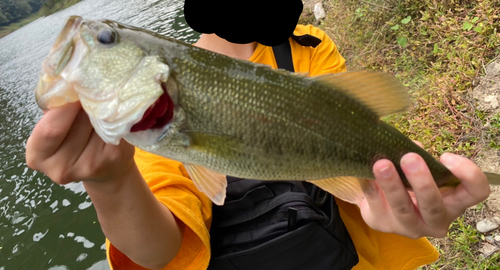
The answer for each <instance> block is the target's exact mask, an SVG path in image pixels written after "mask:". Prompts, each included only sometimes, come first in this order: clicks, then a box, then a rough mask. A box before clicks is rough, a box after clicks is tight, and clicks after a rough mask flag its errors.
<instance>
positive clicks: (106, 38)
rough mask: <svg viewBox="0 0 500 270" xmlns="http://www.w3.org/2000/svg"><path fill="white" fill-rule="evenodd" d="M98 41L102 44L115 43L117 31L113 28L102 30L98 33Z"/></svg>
mask: <svg viewBox="0 0 500 270" xmlns="http://www.w3.org/2000/svg"><path fill="white" fill-rule="evenodd" d="M97 41H99V42H100V43H102V44H113V43H114V42H115V41H116V33H115V31H113V30H111V29H104V30H101V31H100V32H99V33H98V34H97Z"/></svg>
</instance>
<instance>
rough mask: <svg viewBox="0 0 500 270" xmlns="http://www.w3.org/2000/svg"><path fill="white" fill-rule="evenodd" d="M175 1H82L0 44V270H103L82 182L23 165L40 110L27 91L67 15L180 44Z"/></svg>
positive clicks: (182, 33)
mask: <svg viewBox="0 0 500 270" xmlns="http://www.w3.org/2000/svg"><path fill="white" fill-rule="evenodd" d="M182 4H183V2H182V1H181V0H162V1H160V0H156V1H153V0H151V1H147V0H142V1H140V0H135V1H134V0H120V1H111V0H85V1H82V2H80V3H78V4H76V5H74V6H72V7H70V8H68V9H66V10H63V11H61V12H58V13H55V14H53V15H51V16H48V17H45V18H41V19H39V20H36V21H34V22H32V23H31V24H29V25H27V26H25V27H23V28H21V29H19V30H17V31H16V32H14V33H12V34H10V35H8V36H6V37H4V38H1V39H0V270H8V269H16V270H17V269H51V270H56V269H57V270H59V269H92V270H95V269H108V265H107V262H106V256H105V246H104V235H103V234H102V232H101V230H100V226H99V224H98V220H97V217H96V213H95V211H94V208H93V207H92V203H91V201H90V199H89V197H88V196H87V194H86V193H85V190H84V188H83V186H82V185H81V184H70V185H67V186H64V187H63V186H58V185H55V184H53V183H52V182H51V181H50V180H49V179H48V178H47V177H45V176H44V175H43V174H42V173H39V172H36V171H33V170H31V169H28V168H27V167H26V163H25V160H24V147H25V143H26V139H27V138H28V137H29V135H30V132H31V130H32V128H33V126H34V125H35V123H36V122H37V121H38V119H40V117H41V116H42V113H41V111H40V109H39V108H38V107H37V106H36V104H35V101H34V95H33V89H34V88H35V85H36V81H37V76H38V73H39V71H40V67H41V62H42V60H43V58H44V57H45V56H46V55H47V54H48V52H49V50H50V47H51V45H52V42H53V41H54V40H55V37H56V36H57V34H58V32H59V31H60V29H61V28H62V26H63V25H64V23H65V20H66V18H67V17H68V16H70V15H80V16H82V17H84V18H91V19H104V18H106V19H112V20H117V21H120V22H123V23H127V24H131V25H134V26H139V27H142V28H146V29H149V30H153V31H156V32H159V33H161V34H164V35H167V36H171V37H174V38H177V39H180V40H184V41H186V42H190V43H192V42H194V41H196V40H197V38H198V34H197V33H195V32H193V31H192V30H191V29H190V28H189V27H188V26H187V25H186V23H185V21H184V20H183V11H182Z"/></svg>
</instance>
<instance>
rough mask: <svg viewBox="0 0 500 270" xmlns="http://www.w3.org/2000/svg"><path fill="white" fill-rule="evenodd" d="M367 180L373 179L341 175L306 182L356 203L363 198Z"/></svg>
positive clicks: (367, 184) (367, 183)
mask: <svg viewBox="0 0 500 270" xmlns="http://www.w3.org/2000/svg"><path fill="white" fill-rule="evenodd" d="M369 181H373V180H367V179H362V178H356V177H349V176H342V177H335V178H327V179H322V180H310V181H307V182H310V183H312V184H314V185H316V186H318V187H320V188H321V189H323V190H324V191H327V192H329V193H331V194H333V196H335V197H337V198H339V199H341V200H343V201H346V202H350V203H354V204H357V203H358V202H359V201H361V200H363V199H364V197H365V196H364V192H363V190H364V189H366V188H368V187H369V185H370V183H369Z"/></svg>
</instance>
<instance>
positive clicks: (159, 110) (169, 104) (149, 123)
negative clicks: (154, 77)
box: [130, 82, 174, 132]
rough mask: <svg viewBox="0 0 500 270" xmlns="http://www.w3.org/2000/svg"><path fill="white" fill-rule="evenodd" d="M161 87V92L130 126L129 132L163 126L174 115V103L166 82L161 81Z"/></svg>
mask: <svg viewBox="0 0 500 270" xmlns="http://www.w3.org/2000/svg"><path fill="white" fill-rule="evenodd" d="M161 87H162V89H163V94H162V95H161V96H160V97H159V98H158V99H157V100H156V101H155V103H153V105H151V106H149V108H148V109H147V110H146V111H145V112H144V114H143V116H142V119H141V120H140V121H139V122H137V123H136V124H134V125H133V126H132V128H131V129H130V132H138V131H143V130H148V129H158V128H163V127H164V126H165V125H167V124H168V123H169V122H170V121H171V120H172V118H173V115H174V103H173V101H172V98H170V96H169V94H168V91H167V83H165V82H163V83H161Z"/></svg>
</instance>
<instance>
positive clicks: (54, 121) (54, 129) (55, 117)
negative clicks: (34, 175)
mask: <svg viewBox="0 0 500 270" xmlns="http://www.w3.org/2000/svg"><path fill="white" fill-rule="evenodd" d="M80 109H81V105H80V103H79V102H76V103H72V104H67V105H65V106H63V107H59V108H54V109H51V110H49V111H47V113H45V115H44V116H43V117H42V119H41V120H40V121H39V122H38V124H37V125H36V126H35V128H34V129H33V132H32V133H31V136H30V137H29V139H28V141H27V144H26V160H27V162H28V165H30V164H32V163H34V162H37V161H38V160H44V159H46V158H48V157H50V156H51V155H52V154H54V153H55V152H56V151H57V149H58V148H59V146H60V145H61V142H62V141H63V140H64V138H65V137H66V134H67V133H68V131H69V129H70V128H71V125H72V123H73V121H74V119H75V117H76V116H77V115H78V112H79V111H80Z"/></svg>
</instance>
